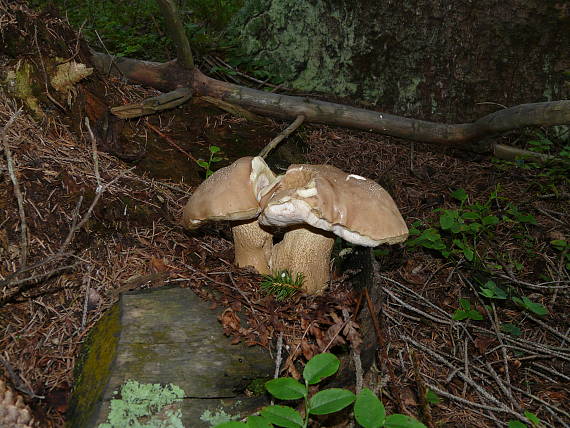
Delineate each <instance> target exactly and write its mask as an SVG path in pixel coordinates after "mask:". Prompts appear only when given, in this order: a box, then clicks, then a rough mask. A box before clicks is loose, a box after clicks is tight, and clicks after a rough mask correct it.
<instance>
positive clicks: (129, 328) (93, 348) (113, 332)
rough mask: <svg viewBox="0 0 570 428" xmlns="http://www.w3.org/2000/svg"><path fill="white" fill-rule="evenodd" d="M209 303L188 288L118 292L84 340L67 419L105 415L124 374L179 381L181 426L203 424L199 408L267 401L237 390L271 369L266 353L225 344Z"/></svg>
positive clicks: (74, 423)
mask: <svg viewBox="0 0 570 428" xmlns="http://www.w3.org/2000/svg"><path fill="white" fill-rule="evenodd" d="M208 306H209V305H208V304H207V303H206V302H204V301H202V300H201V299H200V298H199V297H198V296H196V294H194V292H192V290H190V289H187V288H170V287H167V288H160V289H152V290H145V291H140V292H134V293H127V294H124V295H123V296H122V297H121V300H120V301H119V302H118V303H117V304H116V305H115V306H114V307H113V308H112V309H111V310H110V311H109V312H108V313H107V314H106V315H105V316H104V317H103V318H102V319H101V320H100V321H99V322H98V323H97V325H96V326H95V328H94V329H93V331H92V333H91V334H90V336H89V339H88V340H87V341H86V343H85V345H84V353H83V357H82V358H81V361H80V362H79V363H78V365H77V367H76V373H75V375H76V376H75V379H76V385H75V388H74V392H73V395H72V399H71V404H70V410H69V418H68V421H69V422H68V426H70V427H78V428H79V427H81V428H84V427H93V426H98V425H99V424H100V423H102V422H104V421H105V420H106V418H107V415H108V413H109V402H110V400H111V398H113V394H114V392H115V391H118V390H120V387H121V386H122V385H123V384H124V382H125V381H127V380H129V379H133V380H136V381H138V382H140V383H154V384H157V383H158V384H169V383H172V384H175V385H177V386H179V387H180V388H182V389H183V390H184V392H185V398H184V399H183V400H182V402H180V403H178V404H177V405H176V407H177V408H179V409H181V411H182V422H183V423H184V426H185V427H209V426H210V424H209V423H206V422H203V421H201V420H200V416H201V415H202V414H203V412H204V411H205V410H210V411H211V412H212V413H216V412H219V411H224V412H225V413H227V414H232V415H235V414H238V413H239V414H241V415H242V416H245V415H248V414H250V413H251V412H252V411H254V410H255V409H257V408H258V407H259V406H263V405H265V404H267V402H266V400H267V398H266V396H264V395H262V396H258V397H253V398H250V397H246V396H245V395H243V391H244V390H245V389H246V387H247V386H248V385H249V384H250V383H252V382H254V381H256V380H257V381H259V380H260V379H268V378H270V377H271V376H272V372H273V369H274V362H273V361H272V359H271V358H270V356H269V353H268V352H267V351H266V350H264V349H263V348H261V347H257V346H255V347H248V346H246V345H244V344H238V345H232V344H230V339H229V338H228V337H226V336H225V335H224V334H223V332H222V328H221V325H220V323H219V322H218V320H217V313H216V312H215V311H212V310H210V309H209V308H208Z"/></svg>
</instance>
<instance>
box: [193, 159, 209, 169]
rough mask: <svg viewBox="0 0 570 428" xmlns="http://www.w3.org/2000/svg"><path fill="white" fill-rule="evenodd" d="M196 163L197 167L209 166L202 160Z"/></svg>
mask: <svg viewBox="0 0 570 428" xmlns="http://www.w3.org/2000/svg"><path fill="white" fill-rule="evenodd" d="M196 163H197V164H198V165H200V166H201V167H202V168H208V167H209V166H210V164H209V163H208V162H206V161H203V160H197V161H196Z"/></svg>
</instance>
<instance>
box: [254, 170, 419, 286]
mask: <svg viewBox="0 0 570 428" xmlns="http://www.w3.org/2000/svg"><path fill="white" fill-rule="evenodd" d="M277 180H278V182H276V183H275V184H274V185H273V186H272V187H271V189H270V191H269V192H268V193H266V195H265V196H264V197H263V198H262V199H261V206H262V207H263V211H262V212H261V214H260V216H259V223H260V224H262V225H268V226H282V227H283V226H285V227H288V228H290V229H289V230H288V231H287V232H286V233H285V235H284V237H283V240H282V241H281V242H280V243H278V244H276V245H275V246H274V247H273V251H272V256H271V259H270V262H269V266H270V269H271V270H272V271H274V272H275V271H281V270H285V269H286V270H288V271H289V272H290V273H291V274H293V275H294V274H296V273H302V274H303V275H304V277H305V282H304V284H303V288H304V290H305V291H306V292H307V293H310V294H321V293H322V292H323V291H324V289H325V288H326V287H327V283H328V280H329V262H330V253H331V251H332V247H333V244H334V235H337V236H340V237H341V238H343V239H344V240H346V241H348V242H351V243H353V244H357V245H363V246H367V247H375V246H377V245H380V244H384V243H386V244H395V243H398V242H402V241H405V240H406V238H407V237H408V228H407V226H406V223H405V222H404V219H403V218H402V216H401V214H400V212H399V211H398V208H397V207H396V204H395V203H394V200H393V199H392V197H391V196H390V195H389V194H388V192H386V190H384V188H382V187H381V186H380V185H379V184H377V183H376V182H374V181H372V180H369V179H366V178H364V177H360V176H358V175H354V174H347V173H345V172H343V171H341V170H340V169H338V168H335V167H333V166H330V165H291V166H290V167H289V169H288V170H287V172H286V173H285V175H283V176H281V177H279V178H278V179H277Z"/></svg>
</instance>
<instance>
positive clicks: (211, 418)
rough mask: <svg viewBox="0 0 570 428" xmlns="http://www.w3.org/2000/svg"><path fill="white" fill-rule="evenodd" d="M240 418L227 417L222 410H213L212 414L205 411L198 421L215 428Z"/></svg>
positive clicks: (237, 416)
mask: <svg viewBox="0 0 570 428" xmlns="http://www.w3.org/2000/svg"><path fill="white" fill-rule="evenodd" d="M240 417H241V416H240V415H239V414H237V415H229V414H227V413H226V412H224V411H223V410H214V411H213V412H212V411H210V410H205V411H204V413H202V416H200V420H201V421H203V422H206V423H209V424H210V426H212V427H215V426H216V425H219V424H223V423H225V422H230V421H236V420H238V419H239V418H240Z"/></svg>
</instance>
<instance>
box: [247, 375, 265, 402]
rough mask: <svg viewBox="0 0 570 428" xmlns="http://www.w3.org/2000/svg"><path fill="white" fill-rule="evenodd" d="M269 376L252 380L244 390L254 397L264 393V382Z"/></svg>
mask: <svg viewBox="0 0 570 428" xmlns="http://www.w3.org/2000/svg"><path fill="white" fill-rule="evenodd" d="M268 380H269V378H266V377H264V378H258V379H254V380H252V381H251V382H250V383H249V385H247V387H246V390H247V391H249V392H250V393H251V394H253V396H254V397H256V396H259V395H262V394H265V391H266V389H265V382H267V381H268Z"/></svg>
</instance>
